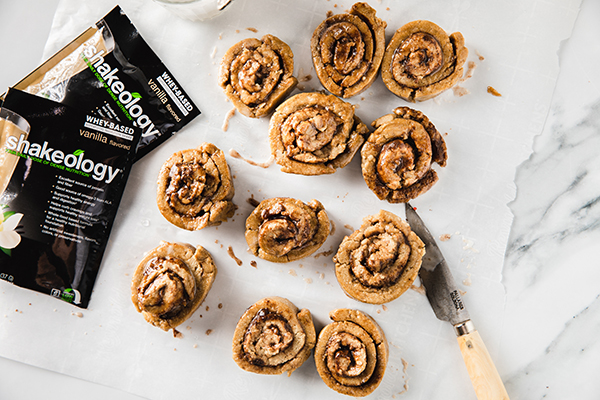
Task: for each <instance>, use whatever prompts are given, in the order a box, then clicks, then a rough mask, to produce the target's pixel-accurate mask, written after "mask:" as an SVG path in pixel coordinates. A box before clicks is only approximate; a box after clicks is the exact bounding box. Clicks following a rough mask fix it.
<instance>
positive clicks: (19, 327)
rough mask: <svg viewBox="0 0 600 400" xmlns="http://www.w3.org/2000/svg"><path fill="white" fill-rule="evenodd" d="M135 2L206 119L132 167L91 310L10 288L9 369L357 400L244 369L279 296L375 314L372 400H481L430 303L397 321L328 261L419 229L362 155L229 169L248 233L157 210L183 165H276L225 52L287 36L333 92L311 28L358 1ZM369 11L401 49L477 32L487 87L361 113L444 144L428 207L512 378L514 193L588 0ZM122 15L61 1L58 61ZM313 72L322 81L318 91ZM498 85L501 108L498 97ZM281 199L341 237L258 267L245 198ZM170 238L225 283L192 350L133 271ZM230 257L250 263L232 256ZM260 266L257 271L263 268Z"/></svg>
mask: <svg viewBox="0 0 600 400" xmlns="http://www.w3.org/2000/svg"><path fill="white" fill-rule="evenodd" d="M119 4H120V5H121V7H122V8H123V9H124V11H125V12H126V13H127V15H128V16H129V18H130V19H131V20H132V21H133V23H134V24H135V25H136V26H137V28H138V29H139V30H140V32H141V34H142V36H143V37H144V38H145V39H146V41H147V42H148V43H149V44H150V46H151V47H152V48H153V49H154V50H155V51H156V53H157V54H158V55H159V57H161V59H162V60H163V62H164V63H165V64H166V65H167V66H168V68H169V69H170V70H171V71H172V73H173V74H174V75H175V76H176V78H177V79H178V80H179V81H180V83H181V84H182V85H183V86H184V88H185V89H186V90H187V91H188V93H189V94H190V95H191V97H192V98H193V100H194V102H195V103H196V104H197V105H198V106H199V108H200V109H201V110H202V115H200V116H199V117H198V118H196V119H195V120H194V121H193V122H192V123H191V124H190V125H188V126H187V127H185V128H184V129H183V130H182V131H181V132H179V133H178V134H176V136H175V137H173V138H172V139H170V140H169V141H167V142H166V143H165V144H163V145H162V146H161V147H160V148H158V149H157V150H155V151H153V152H152V153H151V154H150V155H148V156H146V157H144V158H143V159H142V160H141V161H138V162H137V163H136V165H135V166H134V168H133V171H132V173H131V176H130V178H129V181H128V184H127V188H126V191H125V195H124V198H123V201H122V203H121V206H120V209H119V213H118V217H117V221H116V223H115V226H114V228H113V231H112V234H111V239H110V242H109V246H108V248H107V251H106V254H105V257H104V260H103V263H102V267H101V271H100V275H99V277H98V281H97V283H96V287H95V290H94V293H93V296H92V300H91V304H90V307H89V308H88V309H87V310H80V309H77V308H76V307H74V306H71V305H70V304H67V303H63V302H61V301H58V300H56V299H53V298H51V297H49V296H45V295H42V294H37V293H34V292H31V291H28V290H25V289H21V288H18V287H14V286H11V285H10V284H8V283H6V282H0V355H1V356H3V357H7V358H11V359H15V360H18V361H21V362H25V363H30V364H33V365H36V366H38V367H42V368H47V369H50V370H54V371H57V372H60V373H64V374H69V375H73V376H76V377H79V378H82V379H86V380H90V381H93V382H97V383H101V384H105V385H109V386H112V387H116V388H120V389H123V390H126V391H130V392H132V393H135V394H138V395H140V396H144V397H147V398H150V399H172V398H223V399H239V398H249V399H258V398H261V399H262V398H276V397H279V396H283V397H285V398H288V399H304V398H307V397H311V398H324V397H327V398H345V396H343V395H339V394H337V393H336V392H334V391H332V390H331V389H329V388H328V387H326V385H325V384H324V383H323V382H322V381H321V379H320V377H319V375H318V374H317V372H316V369H315V367H314V361H313V359H312V358H310V359H309V360H308V361H307V362H306V363H305V364H304V365H303V366H302V367H301V368H300V369H298V370H297V371H295V372H294V373H293V374H292V375H291V377H287V376H259V375H254V374H251V373H248V372H245V371H242V370H241V369H240V368H238V367H237V365H236V364H235V363H234V362H233V360H232V357H231V339H232V335H233V331H234V328H235V325H236V323H237V321H238V319H239V317H240V316H241V315H242V313H243V312H244V310H245V309H246V308H247V307H248V306H250V305H251V304H253V303H254V302H256V301H257V300H259V299H261V298H263V297H265V296H271V295H278V296H284V297H287V298H288V299H290V300H291V301H292V302H293V303H295V304H296V305H297V306H298V307H300V308H308V309H309V310H310V311H311V312H312V314H313V318H314V319H315V324H316V327H317V329H320V328H321V327H323V326H324V325H325V324H327V323H329V319H328V313H329V311H331V310H333V309H336V308H341V307H348V308H356V309H360V310H362V311H365V312H367V313H369V314H370V315H372V316H373V317H374V318H375V319H376V320H377V321H378V322H379V323H380V325H381V326H382V327H383V329H384V331H385V333H386V335H387V338H388V340H389V342H390V362H389V364H388V368H387V372H386V375H385V378H384V381H383V383H382V384H381V385H380V387H379V388H378V389H377V390H376V391H375V392H374V393H373V394H372V395H371V396H370V398H374V399H380V398H381V399H384V398H385V399H390V398H404V399H428V400H435V399H444V400H448V399H465V398H473V397H474V394H473V389H472V387H471V384H470V382H469V378H468V375H467V372H466V368H465V367H464V364H463V361H462V358H461V355H460V352H459V349H458V346H457V345H456V340H455V335H454V333H453V331H452V328H451V326H450V325H449V324H447V323H442V322H440V321H438V320H437V319H435V316H434V314H433V312H432V311H431V308H430V306H429V304H428V302H427V300H426V298H425V296H424V295H423V294H422V293H420V292H419V291H418V290H409V291H408V292H406V293H405V294H404V295H402V296H401V297H400V298H399V299H397V300H395V301H393V302H391V303H389V304H387V305H386V306H385V307H383V306H372V305H366V304H362V303H359V302H357V301H355V300H352V299H350V298H348V297H346V296H345V295H344V293H343V292H342V290H341V289H340V287H339V286H338V284H337V281H336V279H335V275H334V271H333V262H332V260H331V257H332V256H331V255H328V256H324V255H322V254H321V253H322V252H324V251H328V250H332V251H335V250H336V249H337V246H338V245H339V243H340V242H341V240H342V238H343V237H344V236H345V235H348V234H350V233H351V231H352V230H353V229H356V228H358V227H359V225H360V223H361V220H362V218H363V217H365V216H367V215H370V214H374V213H376V212H377V211H378V210H379V209H386V210H389V211H392V212H394V213H396V214H398V215H400V216H402V217H403V216H404V209H403V205H392V204H388V203H387V202H382V201H379V200H378V199H377V198H376V196H375V195H374V194H373V193H372V192H371V191H370V190H369V189H368V188H367V186H366V184H365V183H364V180H363V178H362V176H361V172H360V159H359V157H356V158H355V159H354V161H353V162H352V163H351V164H350V165H349V166H347V167H346V168H344V169H343V170H339V171H338V172H336V173H335V174H333V175H329V176H320V177H305V176H295V175H289V174H284V173H282V172H280V171H279V168H278V166H277V165H271V166H270V167H269V168H266V169H264V168H260V167H256V166H251V165H249V164H248V163H246V162H245V161H243V160H240V159H237V158H233V157H231V156H229V155H227V160H228V162H229V165H230V167H231V170H232V173H233V175H234V176H235V180H234V184H235V189H236V196H235V198H234V202H235V203H236V204H237V205H238V207H239V208H238V210H237V212H236V215H235V217H234V218H233V220H230V221H228V222H227V223H225V224H223V225H221V226H220V227H218V228H207V229H204V230H202V231H199V232H188V231H184V230H182V229H179V228H176V227H175V226H173V225H171V224H170V223H168V222H167V221H166V220H165V219H164V218H163V217H162V216H161V214H160V213H159V211H158V209H157V206H156V203H155V182H156V177H157V174H158V170H159V168H160V166H161V165H162V163H163V162H164V161H165V160H166V159H167V158H168V157H169V156H170V155H171V154H172V153H173V152H175V151H178V150H182V149H186V148H192V147H196V146H197V145H198V144H200V143H201V142H204V141H208V142H212V143H214V144H215V145H217V146H218V147H220V148H221V149H222V150H223V151H225V153H226V154H228V152H229V150H230V149H235V150H237V151H238V152H239V153H240V154H242V155H243V156H244V157H246V158H250V159H252V160H254V161H257V162H266V161H267V160H268V159H269V157H270V151H269V145H268V139H267V133H268V118H265V119H261V120H255V119H249V118H246V117H243V116H242V115H240V114H239V113H236V114H235V115H234V116H233V117H232V118H231V119H230V120H229V127H228V129H227V130H226V131H224V130H223V125H224V122H225V119H226V115H227V113H228V112H229V111H230V110H231V109H232V108H233V106H232V104H231V103H229V102H227V101H226V97H225V95H224V94H223V93H222V91H221V89H220V88H219V87H218V85H217V75H218V64H219V62H220V59H221V57H222V56H223V54H224V53H225V51H226V50H227V49H228V48H229V47H230V46H231V45H233V44H234V43H236V42H238V41H240V40H242V39H244V38H247V37H262V36H263V35H265V34H267V33H270V34H273V35H275V36H277V37H279V38H280V39H282V40H284V41H285V42H286V43H288V44H289V45H290V47H291V48H292V51H293V52H294V61H295V70H296V74H295V75H296V76H298V77H299V78H300V80H301V82H300V87H299V88H298V89H296V91H295V92H294V93H297V92H299V91H311V90H321V89H322V87H321V85H320V83H319V81H318V79H317V78H316V75H315V73H314V70H313V68H312V61H311V57H310V46H309V43H310V37H311V34H312V31H313V30H314V28H316V26H317V25H318V24H319V23H320V22H321V21H322V20H323V19H324V18H326V14H327V12H328V11H332V12H333V13H334V14H337V13H340V12H344V11H345V10H347V9H349V8H350V7H351V5H352V4H353V2H351V1H335V2H334V1H325V0H321V1H291V0H247V1H244V0H235V1H234V2H233V4H232V5H231V6H229V7H228V9H227V10H226V11H225V12H224V13H223V14H222V15H220V16H218V17H217V18H215V19H213V20H209V21H205V22H190V21H186V20H182V19H179V18H177V17H175V16H173V15H171V14H169V12H168V11H166V10H165V9H163V8H161V7H160V6H159V5H157V4H155V3H153V2H151V1H148V0H146V1H142V0H123V1H121V2H120V3H119ZM370 4H371V6H373V7H374V8H375V9H376V10H377V11H378V16H379V17H380V18H382V19H384V20H385V21H387V24H388V27H387V29H386V37H387V39H388V40H389V39H390V38H391V36H392V35H393V33H394V31H395V30H396V29H397V28H399V27H400V26H402V25H403V24H405V23H407V22H410V21H412V20H416V19H428V20H431V21H433V22H435V23H437V24H438V25H440V26H441V27H442V28H444V29H445V30H446V31H447V32H449V33H451V32H455V31H460V32H462V33H463V35H464V37H465V40H466V45H467V47H468V48H469V52H470V54H469V58H468V61H472V62H474V63H475V64H476V68H475V70H474V71H473V76H472V77H471V78H469V79H467V80H466V81H464V82H462V83H461V84H460V87H461V88H463V89H465V90H466V91H467V92H468V94H465V95H463V96H459V95H456V94H455V92H454V91H452V90H451V91H448V92H446V93H444V94H443V95H441V96H440V97H438V98H436V99H434V100H430V101H427V102H425V103H419V104H415V105H410V104H408V103H406V102H404V101H403V100H401V99H399V98H397V97H395V96H394V95H393V94H391V93H390V92H389V91H388V90H387V89H386V88H385V86H384V85H383V83H382V82H381V80H380V79H379V80H377V81H376V82H375V84H374V85H373V86H372V87H371V88H370V89H368V90H367V91H366V92H364V93H363V94H361V95H358V96H356V97H354V98H351V99H349V101H350V102H351V103H353V104H356V105H357V111H356V113H357V115H358V116H359V117H360V118H361V119H362V120H363V121H365V122H366V123H367V124H369V123H370V122H371V121H373V120H374V119H376V118H378V117H380V116H382V115H384V114H387V113H389V112H390V111H391V110H392V109H393V108H394V107H397V106H402V105H408V106H412V107H413V108H416V109H418V110H421V111H423V112H424V113H425V114H426V115H427V116H428V117H429V118H430V119H431V121H432V122H433V123H434V124H435V125H436V127H437V128H438V130H439V131H440V132H441V133H442V134H444V135H445V136H444V138H445V140H446V142H447V145H448V154H449V159H448V165H447V167H445V168H437V171H438V174H439V176H440V180H439V182H438V183H437V184H436V185H435V186H434V187H433V188H432V189H431V190H430V191H429V192H427V193H425V194H424V195H422V196H420V197H419V198H417V199H416V200H414V201H413V202H412V204H413V206H416V207H417V210H418V212H419V213H420V214H421V216H422V218H423V219H424V220H425V222H426V223H427V225H428V226H429V228H430V230H431V231H432V232H433V233H434V235H444V234H450V235H451V238H450V240H448V241H443V242H442V241H440V246H441V248H442V251H443V252H444V254H445V256H446V258H447V259H448V262H449V265H450V267H451V269H452V271H453V273H454V276H455V279H456V280H457V283H458V285H459V287H460V288H461V290H463V291H464V301H465V304H466V306H467V308H468V309H469V311H470V313H471V317H472V320H473V321H474V323H475V325H476V327H477V328H478V330H479V331H480V333H481V336H482V337H483V339H484V340H485V342H486V344H487V346H488V349H489V350H490V352H491V354H492V357H493V358H494V359H495V361H496V365H497V367H498V370H499V371H500V373H501V374H502V372H503V360H502V354H501V353H499V352H498V351H497V346H498V343H499V342H500V337H499V335H500V332H501V330H502V329H501V328H502V324H503V317H504V290H503V285H502V266H503V261H504V249H505V246H506V242H507V239H508V234H509V230H510V226H511V222H512V215H511V213H510V210H509V209H508V207H507V203H509V202H510V201H511V200H512V199H513V198H514V196H515V185H514V183H513V177H514V173H515V168H516V166H517V165H518V164H519V163H521V162H522V161H523V160H524V159H525V158H526V157H527V156H528V155H529V153H530V151H531V145H532V141H533V138H534V137H535V136H536V135H537V134H539V133H541V130H542V127H543V124H544V121H545V119H546V114H547V112H548V108H549V105H550V99H551V97H552V93H553V89H554V85H555V81H556V77H557V73H558V69H559V64H558V57H557V54H556V53H557V50H558V48H559V45H560V42H561V41H562V40H564V39H566V38H568V37H569V35H570V33H571V29H572V26H573V23H574V20H575V18H576V15H577V12H578V9H579V4H580V1H579V0H573V1H567V2H565V1H558V0H555V1H536V0H534V1H528V2H522V1H518V0H511V1H505V2H496V1H493V0H488V1H478V2H471V1H468V0H455V1H441V0H440V1H428V2H422V1H416V0H406V1H402V2H397V1H391V0H390V1H387V0H381V1H370ZM115 5H116V3H114V2H112V1H106V0H97V1H94V2H81V1H77V0H63V1H61V3H60V5H59V7H58V11H57V13H56V16H55V20H54V24H53V28H52V31H51V34H50V37H49V39H48V43H47V45H46V51H45V56H46V57H48V56H50V55H52V54H53V53H54V52H55V51H57V50H58V49H60V48H61V47H62V46H64V45H65V44H66V43H68V42H69V41H70V40H72V39H73V38H74V37H75V36H76V35H78V34H79V33H81V32H82V31H83V30H84V29H85V28H87V27H88V26H90V25H93V24H94V23H95V22H96V21H97V20H98V19H100V18H101V17H102V16H104V15H105V14H106V13H107V12H108V11H110V10H111V9H112V8H113V7H114V6H115ZM248 28H250V29H248ZM254 30H256V32H254ZM309 76H310V77H312V79H310V80H306V79H307V78H306V77H309ZM305 78H306V79H305ZM488 86H492V87H493V88H495V89H496V90H497V91H498V92H500V94H501V95H502V96H501V97H495V96H492V95H491V94H489V93H488V92H487V87H488ZM275 196H289V197H295V198H298V199H301V200H303V201H310V200H311V199H313V198H314V199H318V200H319V201H321V202H322V203H323V205H324V206H325V209H326V210H327V212H328V214H329V217H330V219H331V220H332V221H333V223H334V226H335V232H334V233H333V234H332V235H331V236H330V237H329V238H328V240H327V242H326V243H325V244H324V246H323V247H322V248H321V249H320V250H319V252H318V253H317V254H316V255H314V256H310V257H308V258H306V259H303V260H300V261H298V262H292V263H289V264H273V263H269V262H266V261H263V260H260V259H257V258H255V257H253V256H252V255H251V254H250V253H248V251H247V245H246V242H245V240H244V234H243V231H244V222H245V219H246V217H247V216H248V215H249V214H250V212H251V210H252V206H251V205H250V204H249V203H248V202H247V199H248V198H250V197H254V198H255V199H256V200H259V201H260V200H263V199H266V198H270V197H275ZM161 240H167V241H180V242H188V243H191V244H200V245H202V246H204V247H205V248H206V249H207V250H209V251H210V252H211V253H212V255H213V257H214V259H215V263H216V265H217V267H218V270H219V272H218V275H217V279H216V281H215V284H214V286H213V288H212V290H211V292H210V293H209V295H208V297H207V299H206V301H205V303H204V304H203V306H202V307H201V309H200V310H199V311H198V312H197V313H196V314H195V315H194V316H193V317H192V318H191V319H190V320H189V321H188V322H186V323H184V324H183V325H182V326H181V327H180V328H181V329H180V330H181V332H182V333H183V337H182V338H174V337H173V336H172V335H171V333H165V332H163V331H161V330H159V329H157V328H155V327H152V326H150V325H149V324H147V323H146V322H145V321H144V320H143V318H142V316H141V315H140V314H138V313H137V312H136V311H135V309H134V307H133V305H132V303H131V300H130V289H129V287H130V279H131V273H132V271H133V269H134V268H135V266H136V265H137V263H138V261H139V260H140V259H141V258H142V257H143V253H144V252H146V251H148V250H150V249H152V248H154V247H155V246H157V245H158V244H159V242H160V241H161ZM229 248H231V252H233V254H235V256H236V257H237V258H239V259H240V260H241V262H242V263H241V265H238V264H237V263H236V262H235V260H234V259H233V258H232V257H231V256H230V255H229V254H228V249H229ZM253 260H254V261H256V263H257V267H256V268H254V267H252V266H251V265H250V262H251V261H253ZM78 313H80V314H78ZM400 396H402V397H400Z"/></svg>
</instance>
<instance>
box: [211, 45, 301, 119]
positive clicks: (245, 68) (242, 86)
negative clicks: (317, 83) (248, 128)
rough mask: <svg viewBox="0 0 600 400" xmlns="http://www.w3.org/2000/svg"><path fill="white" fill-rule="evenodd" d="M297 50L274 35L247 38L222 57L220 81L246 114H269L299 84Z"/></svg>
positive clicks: (260, 115)
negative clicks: (295, 73)
mask: <svg viewBox="0 0 600 400" xmlns="http://www.w3.org/2000/svg"><path fill="white" fill-rule="evenodd" d="M293 73H294V54H293V53H292V50H291V49H290V47H289V46H288V45H287V44H286V43H284V42H283V41H282V40H280V39H279V38H277V37H275V36H273V35H265V36H263V37H262V39H261V40H259V39H254V38H250V39H244V40H242V41H241V42H238V43H236V44H235V45H234V46H232V47H231V48H230V49H229V50H227V52H226V53H225V56H223V60H222V61H221V68H220V72H219V85H220V86H221V87H222V88H223V90H224V91H225V94H226V95H227V97H228V98H229V99H230V100H231V101H232V102H233V105H234V106H235V108H236V109H237V110H238V111H239V112H240V113H242V114H243V115H245V116H247V117H252V118H259V117H262V116H264V115H267V114H269V113H270V112H271V111H273V109H274V108H275V107H277V104H279V103H280V102H281V101H282V100H283V99H284V98H285V97H286V96H287V95H288V94H289V93H290V92H291V91H292V90H293V89H294V87H296V85H297V84H298V80H297V79H296V78H295V77H294V76H292V74H293Z"/></svg>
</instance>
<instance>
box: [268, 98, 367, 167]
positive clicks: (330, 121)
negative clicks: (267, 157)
mask: <svg viewBox="0 0 600 400" xmlns="http://www.w3.org/2000/svg"><path fill="white" fill-rule="evenodd" d="M368 133H369V129H368V128H367V126H366V125H365V124H363V123H362V122H361V120H360V119H359V118H358V117H357V116H356V115H354V107H353V106H352V105H351V104H350V103H347V102H345V101H344V100H341V99H339V98H338V97H336V96H333V95H327V94H323V93H316V92H315V93H299V94H297V95H294V96H292V97H290V98H289V99H287V100H286V101H284V102H283V103H282V104H281V105H280V106H279V107H277V109H276V110H275V113H273V115H272V116H271V121H270V124H269V141H270V144H271V154H273V157H275V161H276V162H277V164H279V165H281V170H282V171H283V172H288V173H293V174H301V175H322V174H332V173H334V172H335V171H336V169H337V168H343V167H345V166H346V165H348V163H350V161H351V160H352V157H354V154H356V152H357V151H358V149H359V148H360V146H361V145H362V144H363V142H364V140H365V136H366V135H367V134H368Z"/></svg>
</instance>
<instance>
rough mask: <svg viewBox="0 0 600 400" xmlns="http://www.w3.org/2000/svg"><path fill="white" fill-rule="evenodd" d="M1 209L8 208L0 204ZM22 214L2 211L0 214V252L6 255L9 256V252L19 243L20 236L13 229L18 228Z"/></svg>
mask: <svg viewBox="0 0 600 400" xmlns="http://www.w3.org/2000/svg"><path fill="white" fill-rule="evenodd" d="M0 208H2V209H6V208H8V206H7V205H5V204H2V205H1V206H0ZM21 218H23V214H21V213H16V212H14V211H4V212H2V213H0V250H1V251H2V252H4V253H5V254H7V255H9V256H10V255H11V250H12V249H14V248H15V247H17V246H18V245H19V243H21V235H19V234H18V233H17V232H16V231H15V229H16V228H17V226H19V222H21Z"/></svg>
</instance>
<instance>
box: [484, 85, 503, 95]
mask: <svg viewBox="0 0 600 400" xmlns="http://www.w3.org/2000/svg"><path fill="white" fill-rule="evenodd" d="M487 92H488V93H489V94H491V95H493V96H496V97H502V95H501V94H500V92H498V91H497V90H496V89H494V88H493V87H491V86H488V87H487Z"/></svg>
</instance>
